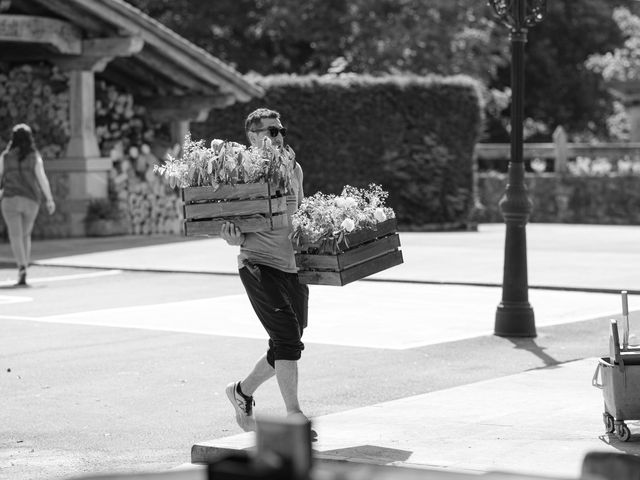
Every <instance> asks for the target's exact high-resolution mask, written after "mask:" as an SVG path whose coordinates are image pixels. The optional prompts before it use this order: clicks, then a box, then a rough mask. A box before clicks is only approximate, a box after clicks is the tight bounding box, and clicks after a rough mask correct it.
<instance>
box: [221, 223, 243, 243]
mask: <svg viewBox="0 0 640 480" xmlns="http://www.w3.org/2000/svg"><path fill="white" fill-rule="evenodd" d="M220 236H221V237H222V239H223V240H224V241H226V242H227V243H228V244H229V245H236V246H237V245H242V244H243V243H244V239H245V236H244V233H242V232H241V231H240V229H239V228H238V227H236V226H235V225H234V224H233V223H231V222H225V223H223V224H222V229H221V230H220Z"/></svg>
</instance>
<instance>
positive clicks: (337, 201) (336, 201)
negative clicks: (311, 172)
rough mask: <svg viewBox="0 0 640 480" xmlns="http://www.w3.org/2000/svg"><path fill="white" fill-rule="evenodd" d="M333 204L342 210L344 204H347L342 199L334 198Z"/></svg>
mask: <svg viewBox="0 0 640 480" xmlns="http://www.w3.org/2000/svg"><path fill="white" fill-rule="evenodd" d="M335 203H336V207H338V208H344V207H345V206H346V204H347V203H346V202H345V200H344V198H342V197H336V199H335Z"/></svg>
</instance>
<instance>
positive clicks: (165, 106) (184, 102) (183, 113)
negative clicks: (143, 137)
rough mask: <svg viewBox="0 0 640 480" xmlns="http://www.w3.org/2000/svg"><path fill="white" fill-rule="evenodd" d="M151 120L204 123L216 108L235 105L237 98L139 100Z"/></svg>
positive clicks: (192, 97)
mask: <svg viewBox="0 0 640 480" xmlns="http://www.w3.org/2000/svg"><path fill="white" fill-rule="evenodd" d="M137 101H138V103H140V104H141V105H143V106H144V107H145V108H146V109H147V112H148V113H149V114H150V115H151V118H152V119H153V120H155V121H157V122H160V123H162V122H171V121H176V120H189V121H194V122H204V121H205V120H206V119H207V117H208V116H209V112H210V111H211V110H212V109H214V108H224V107H228V106H229V105H231V104H233V103H234V102H235V101H236V97H235V95H233V94H230V93H218V94H216V95H183V96H176V97H163V98H156V97H154V98H147V99H145V98H138V99H137Z"/></svg>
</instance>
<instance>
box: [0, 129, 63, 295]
mask: <svg viewBox="0 0 640 480" xmlns="http://www.w3.org/2000/svg"><path fill="white" fill-rule="evenodd" d="M0 187H2V189H1V190H0V198H2V201H1V202H0V208H1V210H2V216H3V217H4V221H5V223H6V225H7V230H8V232H9V242H10V243H11V250H12V252H13V256H14V258H15V260H16V263H17V265H18V283H17V284H16V285H19V286H26V285H27V267H28V266H29V260H30V257H31V232H32V230H33V225H34V223H35V221H36V217H37V216H38V210H39V209H40V200H41V196H42V194H43V193H44V196H45V199H46V202H47V203H46V205H47V211H48V212H49V215H51V214H53V212H55V210H56V204H55V202H54V201H53V196H52V195H51V187H50V186H49V180H48V179H47V176H46V174H45V172H44V164H43V161H42V156H41V155H40V152H38V149H37V148H36V145H35V142H34V139H33V133H32V132H31V128H30V127H29V126H28V125H26V124H24V123H21V124H18V125H16V126H15V127H13V130H12V132H11V140H10V141H9V144H8V145H7V148H6V149H5V150H4V151H3V152H2V153H0Z"/></svg>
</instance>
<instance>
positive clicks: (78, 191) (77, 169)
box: [45, 70, 112, 236]
mask: <svg viewBox="0 0 640 480" xmlns="http://www.w3.org/2000/svg"><path fill="white" fill-rule="evenodd" d="M69 80H70V81H69V89H70V105H69V108H70V112H69V117H70V123H71V125H70V126H71V138H70V140H69V143H68V145H67V150H66V153H65V157H64V158H63V159H58V160H55V161H51V162H47V164H46V165H45V167H46V169H47V172H51V173H55V174H56V175H62V176H66V177H67V178H66V183H67V186H68V196H67V198H66V199H65V201H64V208H65V210H66V212H67V213H68V217H67V218H68V219H69V225H68V233H69V235H70V236H84V235H85V223H84V219H85V217H86V214H87V207H88V206H89V202H90V201H91V199H99V198H107V195H108V183H109V171H110V169H111V167H112V161H111V159H110V158H103V157H101V156H100V149H99V147H98V140H97V138H96V134H95V83H94V82H95V80H94V72H93V71H91V70H71V71H70V72H69Z"/></svg>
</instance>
